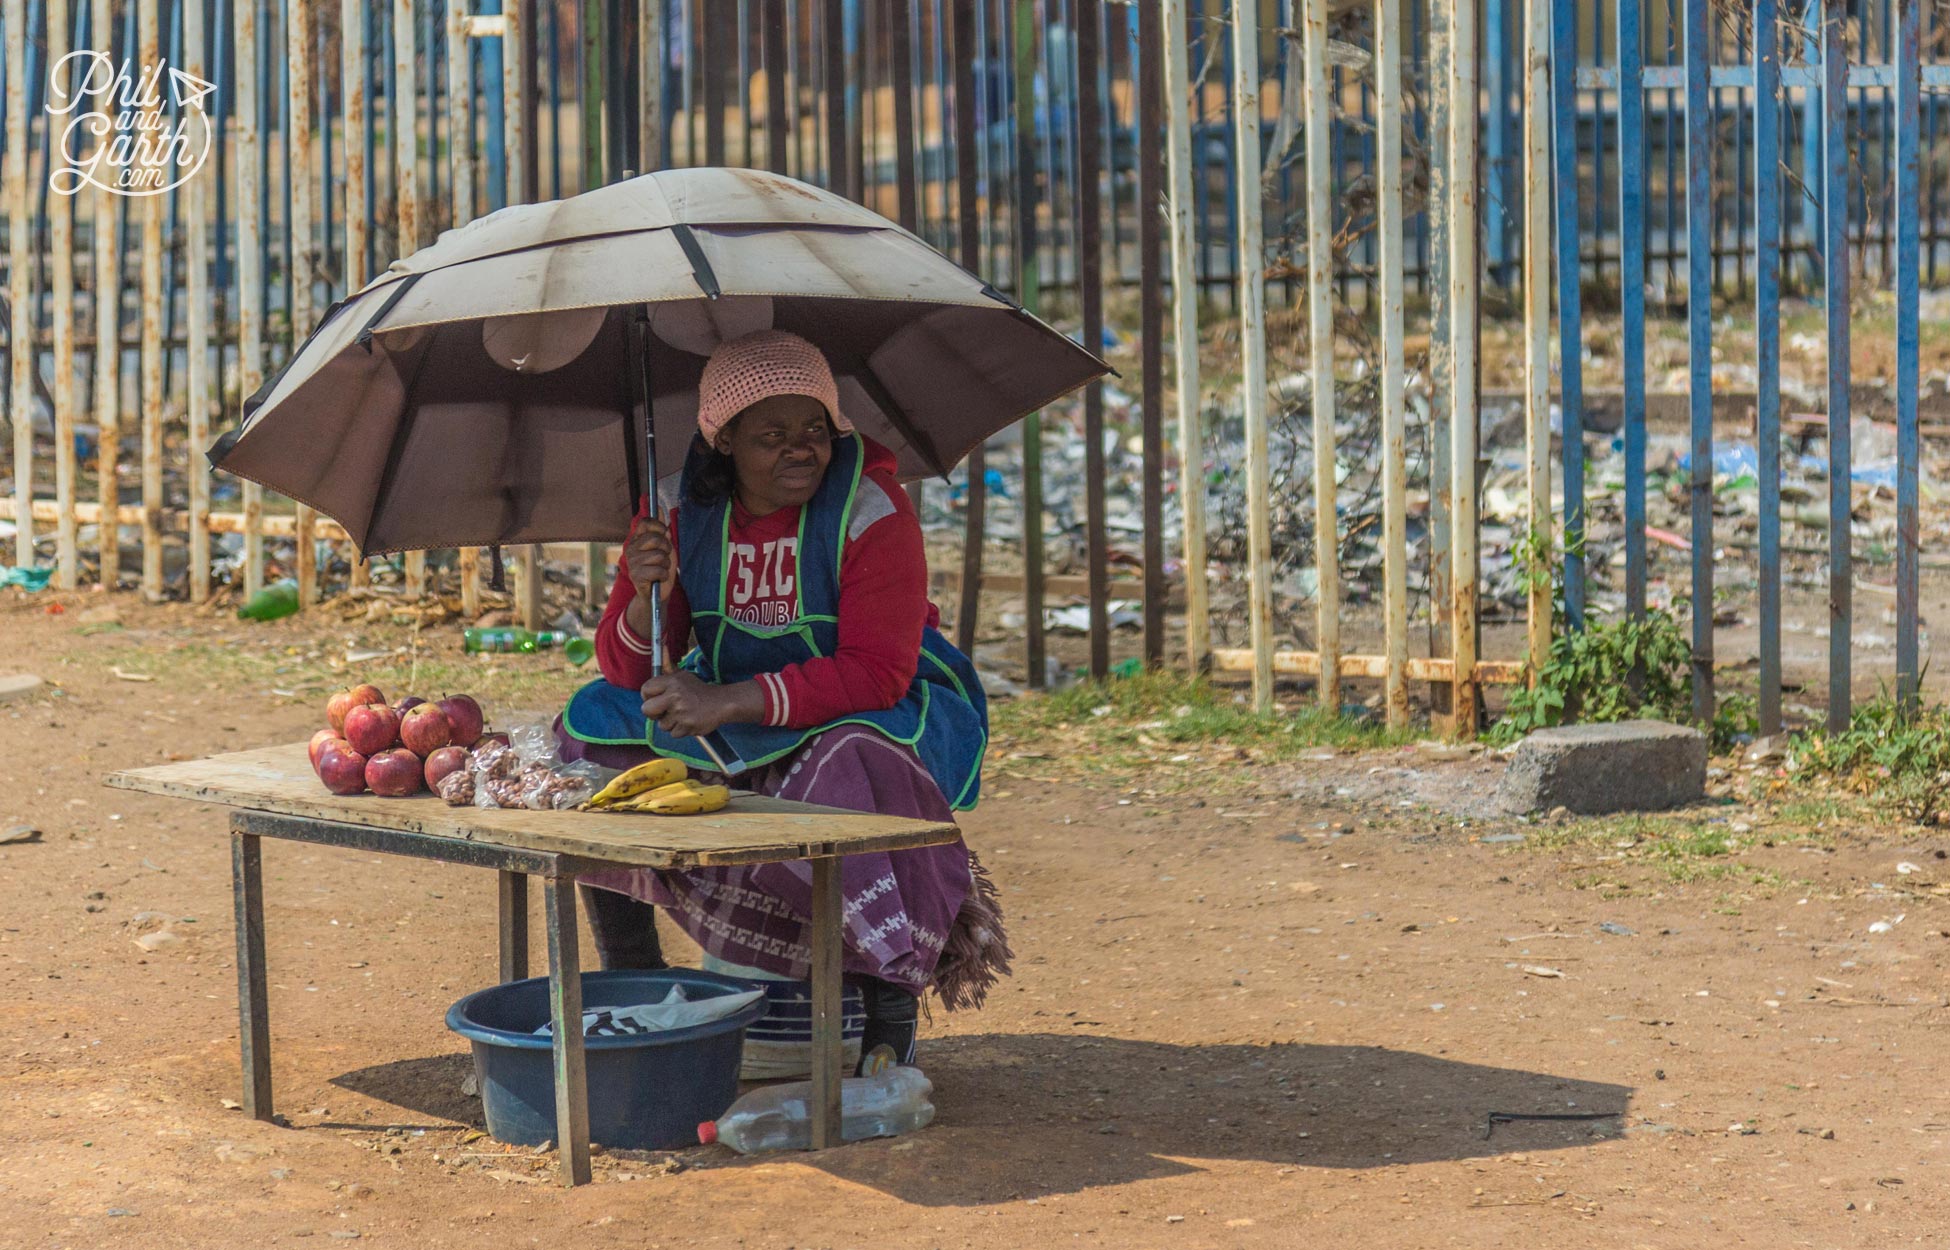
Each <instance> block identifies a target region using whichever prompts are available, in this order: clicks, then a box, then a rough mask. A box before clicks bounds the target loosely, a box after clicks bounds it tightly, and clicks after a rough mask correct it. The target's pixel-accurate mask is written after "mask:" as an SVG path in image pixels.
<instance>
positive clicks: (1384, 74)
mask: <svg viewBox="0 0 1950 1250" xmlns="http://www.w3.org/2000/svg"><path fill="white" fill-rule="evenodd" d="M1401 40H1402V5H1401V0H1376V2H1375V149H1376V150H1375V166H1376V194H1377V198H1378V204H1377V209H1376V225H1377V229H1378V230H1379V232H1380V235H1381V248H1380V263H1381V546H1382V596H1381V598H1382V635H1383V641H1382V655H1383V658H1384V659H1385V660H1386V661H1387V672H1386V675H1385V676H1384V677H1383V678H1382V706H1383V708H1384V709H1385V715H1386V718H1387V724H1388V727H1389V728H1390V729H1401V728H1404V727H1406V726H1407V724H1408V440H1407V430H1406V426H1407V414H1406V409H1405V404H1406V400H1405V397H1404V395H1403V392H1402V383H1403V381H1404V380H1405V378H1406V375H1407V368H1406V364H1405V362H1404V359H1403V357H1404V354H1405V351H1404V344H1403V341H1402V340H1403V338H1404V334H1405V329H1404V324H1405V306H1404V300H1403V296H1402V282H1403V275H1402V213H1403V206H1402V118H1401V113H1402V46H1401Z"/></svg>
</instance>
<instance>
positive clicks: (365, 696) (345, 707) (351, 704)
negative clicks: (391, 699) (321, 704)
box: [325, 684, 386, 733]
mask: <svg viewBox="0 0 1950 1250" xmlns="http://www.w3.org/2000/svg"><path fill="white" fill-rule="evenodd" d="M385 701H386V696H385V695H383V694H381V693H379V688H378V687H377V686H369V685H364V684H361V685H357V686H348V687H347V688H346V689H344V690H341V691H339V692H338V693H337V694H335V695H333V696H332V697H331V698H330V699H329V700H327V701H326V703H325V719H326V720H327V721H329V722H330V723H331V726H332V728H333V729H334V730H337V731H338V732H340V733H343V732H344V731H345V718H346V716H347V715H349V714H350V713H351V711H352V709H353V708H355V707H363V706H364V705H366V704H368V703H384V702H385Z"/></svg>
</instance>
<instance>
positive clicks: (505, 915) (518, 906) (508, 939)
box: [499, 868, 528, 982]
mask: <svg viewBox="0 0 1950 1250" xmlns="http://www.w3.org/2000/svg"><path fill="white" fill-rule="evenodd" d="M499 876H500V878H501V900H500V911H501V980H502V981H503V982H508V981H523V980H526V979H527V977H528V874H527V873H525V872H510V871H508V870H507V869H506V868H503V869H502V870H501V872H500V874H499Z"/></svg>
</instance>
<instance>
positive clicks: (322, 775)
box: [318, 738, 367, 794]
mask: <svg viewBox="0 0 1950 1250" xmlns="http://www.w3.org/2000/svg"><path fill="white" fill-rule="evenodd" d="M366 763H367V761H366V757H365V756H363V755H361V754H359V753H358V752H357V751H355V750H353V749H352V746H351V744H350V743H348V742H346V741H345V740H344V739H342V738H341V739H339V740H338V741H336V742H333V743H331V744H330V745H329V746H327V747H326V748H325V749H324V751H322V752H320V753H319V756H318V779H319V780H320V781H323V782H324V783H325V788H326V789H327V790H330V791H331V792H332V793H333V794H361V793H364V791H365V788H366Z"/></svg>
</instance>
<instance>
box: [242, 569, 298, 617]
mask: <svg viewBox="0 0 1950 1250" xmlns="http://www.w3.org/2000/svg"><path fill="white" fill-rule="evenodd" d="M297 610H298V583H297V582H295V581H293V580H292V579H290V578H289V577H287V578H285V579H284V580H283V581H277V582H272V583H271V584H270V585H269V586H266V587H265V588H264V589H262V590H260V591H258V592H257V593H256V594H254V595H252V596H251V598H250V602H249V603H246V604H245V605H244V606H243V607H241V608H238V609H237V618H238V619H239V620H245V621H275V620H277V619H278V618H279V617H281V616H290V615H291V614H292V613H293V612H296V611H297Z"/></svg>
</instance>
